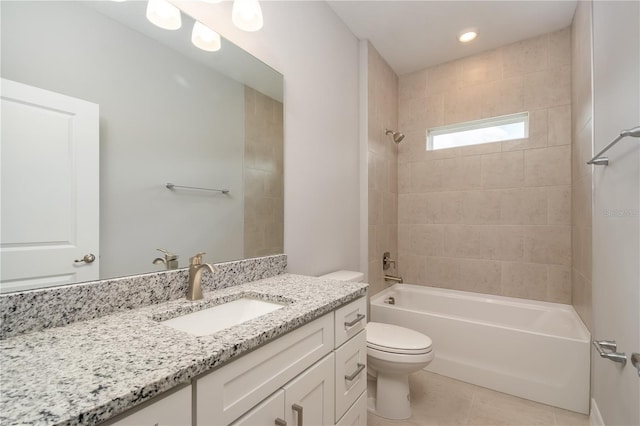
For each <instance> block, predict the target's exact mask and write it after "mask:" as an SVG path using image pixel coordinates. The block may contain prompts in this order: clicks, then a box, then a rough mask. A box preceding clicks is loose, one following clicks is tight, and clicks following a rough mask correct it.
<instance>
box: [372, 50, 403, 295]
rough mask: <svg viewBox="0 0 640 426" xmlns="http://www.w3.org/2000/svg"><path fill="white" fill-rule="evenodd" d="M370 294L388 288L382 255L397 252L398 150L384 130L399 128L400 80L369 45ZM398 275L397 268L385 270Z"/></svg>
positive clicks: (395, 253)
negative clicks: (386, 252) (384, 275)
mask: <svg viewBox="0 0 640 426" xmlns="http://www.w3.org/2000/svg"><path fill="white" fill-rule="evenodd" d="M367 56H368V101H369V102H368V103H369V113H368V122H369V130H368V135H369V143H368V165H369V167H368V168H369V171H368V182H369V190H368V192H369V232H368V234H369V250H368V251H369V278H368V280H369V284H370V285H371V288H370V289H369V294H371V295H373V294H376V293H378V292H379V291H381V290H383V289H384V287H385V284H384V279H383V270H382V254H383V253H384V252H385V251H389V252H391V254H392V255H393V256H394V257H395V256H396V255H397V253H398V251H397V243H398V239H397V238H398V226H397V224H398V218H397V212H398V181H397V176H398V169H397V165H398V148H397V146H396V144H395V143H394V142H393V141H392V140H391V138H390V137H389V136H388V135H385V128H389V129H393V130H396V129H397V127H398V77H397V76H396V74H395V73H394V72H393V70H392V69H391V67H390V66H389V65H388V64H387V63H386V62H385V60H384V59H382V57H381V56H380V54H379V53H378V52H377V51H376V50H375V48H374V47H373V46H372V45H371V44H370V43H369V44H368V55H367ZM386 272H387V273H390V274H395V273H396V270H395V269H394V268H392V269H389V270H388V271H386Z"/></svg>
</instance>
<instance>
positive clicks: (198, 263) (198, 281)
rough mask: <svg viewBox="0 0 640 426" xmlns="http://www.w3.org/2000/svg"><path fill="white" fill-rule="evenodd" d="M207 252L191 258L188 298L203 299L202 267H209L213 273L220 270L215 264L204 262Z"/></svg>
mask: <svg viewBox="0 0 640 426" xmlns="http://www.w3.org/2000/svg"><path fill="white" fill-rule="evenodd" d="M205 254H206V253H198V254H196V255H194V256H193V257H192V258H190V259H189V288H188V289H187V300H200V299H202V297H203V296H202V269H203V268H205V269H208V270H209V271H210V272H211V273H212V274H213V273H214V272H216V271H217V270H218V268H216V267H215V266H213V265H210V264H208V263H202V256H204V255H205Z"/></svg>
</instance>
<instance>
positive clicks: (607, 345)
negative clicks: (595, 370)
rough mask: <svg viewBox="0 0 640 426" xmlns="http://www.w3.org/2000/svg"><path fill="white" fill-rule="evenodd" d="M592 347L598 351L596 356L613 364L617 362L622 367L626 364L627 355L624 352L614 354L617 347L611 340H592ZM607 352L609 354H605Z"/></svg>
mask: <svg viewBox="0 0 640 426" xmlns="http://www.w3.org/2000/svg"><path fill="white" fill-rule="evenodd" d="M593 346H594V347H595V348H596V350H597V351H598V355H600V356H601V357H602V358H606V359H608V360H611V361H613V362H619V363H620V364H622V365H626V364H627V354H625V353H624V352H616V351H617V350H618V345H617V344H616V342H615V341H613V340H594V341H593ZM607 350H609V351H611V352H607Z"/></svg>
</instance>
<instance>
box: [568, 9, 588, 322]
mask: <svg viewBox="0 0 640 426" xmlns="http://www.w3.org/2000/svg"><path fill="white" fill-rule="evenodd" d="M571 62H572V64H573V67H572V70H571V83H572V90H571V92H572V93H571V95H572V109H573V119H572V123H573V129H572V130H573V131H572V134H573V144H572V148H573V149H572V152H571V157H572V163H573V167H572V182H573V187H572V194H573V211H572V224H573V227H572V231H573V232H572V234H573V245H572V250H573V256H572V257H573V270H572V275H571V277H572V285H571V293H572V303H573V306H574V307H575V309H576V311H577V312H578V314H579V315H580V317H581V318H582V321H584V323H585V324H586V325H587V327H589V329H591V265H592V263H591V247H592V245H591V241H592V240H591V230H592V226H591V223H592V211H591V174H592V166H589V165H587V164H586V162H587V161H589V160H590V159H591V157H592V155H593V127H592V126H593V123H592V117H593V108H592V96H593V94H592V91H591V81H592V75H591V74H592V73H591V2H590V1H589V2H587V1H584V2H583V1H581V2H578V6H577V8H576V13H575V15H574V18H573V25H572V28H571Z"/></svg>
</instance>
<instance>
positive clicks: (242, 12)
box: [231, 0, 263, 31]
mask: <svg viewBox="0 0 640 426" xmlns="http://www.w3.org/2000/svg"><path fill="white" fill-rule="evenodd" d="M231 20H232V21H233V24H234V25H235V26H236V27H238V28H240V29H241V30H244V31H258V30H259V29H260V28H262V25H263V21H262V8H261V7H260V3H259V2H258V0H234V1H233V10H232V12H231Z"/></svg>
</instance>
